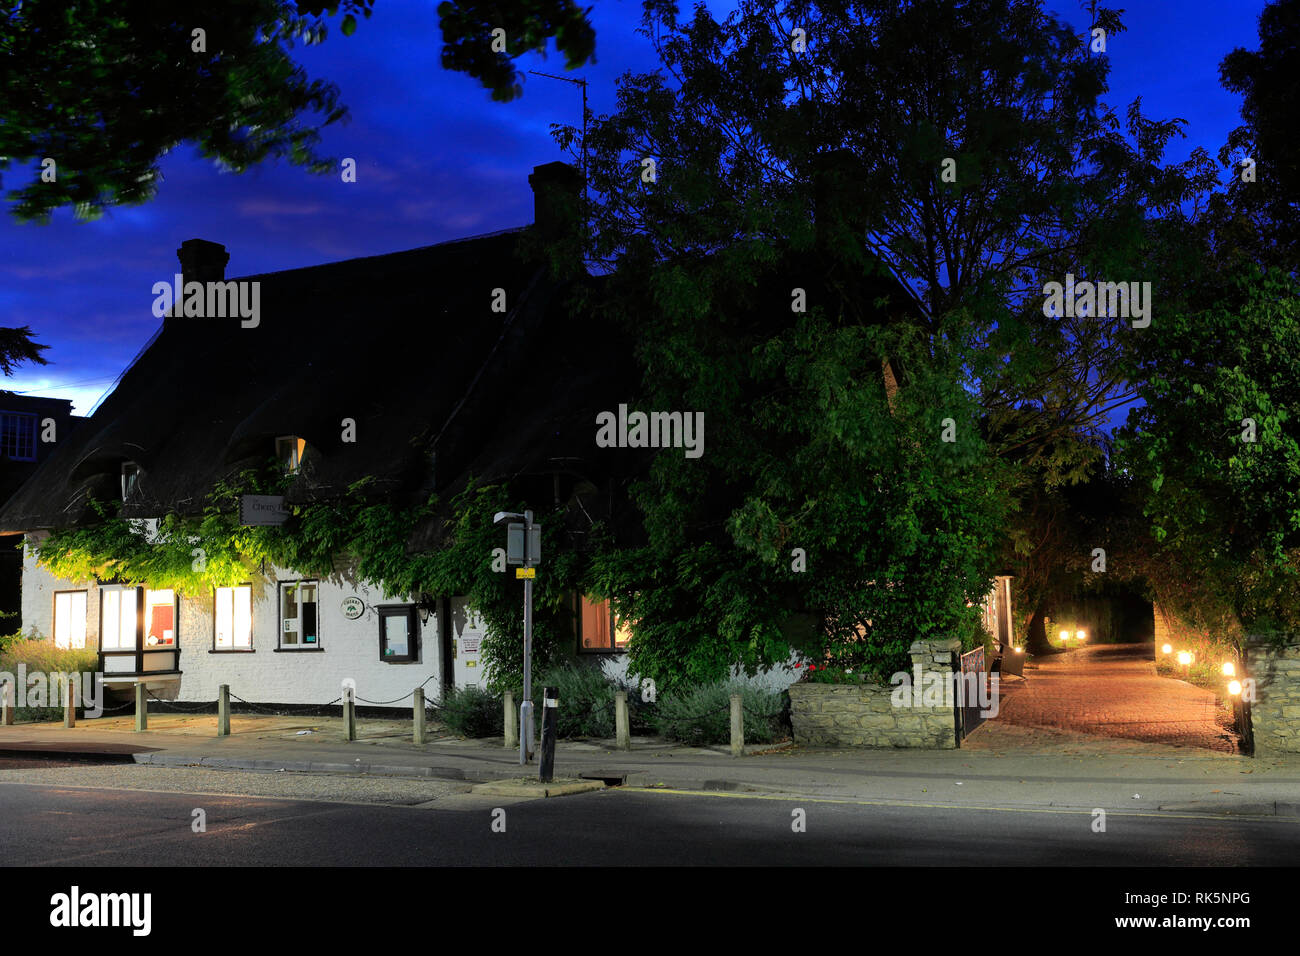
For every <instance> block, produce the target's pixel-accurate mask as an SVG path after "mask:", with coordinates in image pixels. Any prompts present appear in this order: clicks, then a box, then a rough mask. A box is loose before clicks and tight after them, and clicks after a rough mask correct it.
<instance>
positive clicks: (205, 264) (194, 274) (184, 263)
mask: <svg viewBox="0 0 1300 956" xmlns="http://www.w3.org/2000/svg"><path fill="white" fill-rule="evenodd" d="M176 258H177V259H179V260H180V262H181V276H182V277H183V279H184V281H186V282H221V281H222V280H224V279H225V278H226V263H228V262H229V261H230V253H228V252H227V251H226V247H225V246H223V245H222V244H221V243H219V242H211V241H209V240H207V239H186V240H185V241H184V242H182V243H181V247H180V248H179V249H177V250H176Z"/></svg>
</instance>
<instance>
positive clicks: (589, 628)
mask: <svg viewBox="0 0 1300 956" xmlns="http://www.w3.org/2000/svg"><path fill="white" fill-rule="evenodd" d="M577 623H578V647H579V648H580V649H581V650H584V651H595V652H599V651H604V652H606V653H608V652H610V651H622V650H626V649H627V642H628V640H629V639H630V638H631V637H632V629H631V627H630V626H629V624H628V623H627V622H626V621H617V620H615V618H614V608H613V605H611V604H610V602H609V601H608V600H604V601H601V600H598V599H596V598H591V597H587V596H586V595H583V596H582V597H581V598H580V600H579V607H578V614H577Z"/></svg>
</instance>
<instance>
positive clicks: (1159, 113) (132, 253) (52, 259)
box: [0, 0, 1265, 414]
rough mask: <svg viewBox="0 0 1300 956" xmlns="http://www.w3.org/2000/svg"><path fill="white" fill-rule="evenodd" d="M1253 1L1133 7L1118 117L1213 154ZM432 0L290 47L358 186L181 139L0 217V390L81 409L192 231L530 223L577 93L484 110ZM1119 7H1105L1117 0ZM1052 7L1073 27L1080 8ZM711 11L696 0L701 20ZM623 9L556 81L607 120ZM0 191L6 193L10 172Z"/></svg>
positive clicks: (268, 241) (348, 239)
mask: <svg viewBox="0 0 1300 956" xmlns="http://www.w3.org/2000/svg"><path fill="white" fill-rule="evenodd" d="M1264 2H1265V0H1233V2H1231V3H1227V4H1225V3H1214V4H1211V3H1209V2H1204V0H1133V2H1130V3H1128V4H1125V6H1126V10H1127V12H1126V14H1125V16H1124V21H1125V24H1126V25H1127V27H1128V31H1127V32H1125V33H1123V34H1121V35H1119V36H1116V37H1112V38H1111V39H1110V41H1109V43H1108V54H1109V56H1110V57H1111V62H1112V67H1113V69H1112V73H1111V93H1110V94H1109V96H1108V101H1109V102H1110V103H1111V104H1112V105H1113V106H1115V107H1117V108H1118V109H1121V110H1122V108H1123V107H1124V106H1126V105H1127V104H1128V103H1129V102H1130V101H1131V100H1132V99H1133V98H1134V97H1135V96H1141V97H1142V101H1143V109H1144V112H1146V113H1147V114H1148V115H1150V116H1153V117H1171V116H1178V117H1182V118H1184V119H1186V120H1187V121H1188V125H1187V128H1186V133H1187V138H1186V139H1184V140H1182V141H1180V142H1178V143H1176V144H1175V145H1174V146H1173V148H1172V149H1171V154H1170V157H1169V158H1170V159H1171V160H1177V159H1182V158H1184V157H1185V156H1186V155H1187V153H1188V152H1190V151H1191V149H1193V148H1194V147H1196V146H1203V147H1204V148H1206V149H1207V150H1209V151H1210V153H1211V154H1212V155H1213V154H1215V153H1217V151H1218V149H1219V147H1220V146H1221V145H1222V144H1223V142H1224V140H1225V138H1226V137H1227V134H1228V131H1229V130H1230V129H1232V128H1233V127H1234V126H1236V125H1238V124H1239V122H1240V118H1239V115H1238V108H1239V106H1240V102H1239V100H1238V98H1237V97H1236V96H1234V95H1232V94H1229V93H1227V92H1226V91H1224V90H1223V89H1222V88H1221V87H1220V86H1219V79H1218V64H1219V61H1220V60H1221V59H1222V58H1223V56H1224V55H1225V54H1226V53H1228V52H1229V51H1231V50H1232V49H1233V48H1235V47H1238V46H1244V47H1249V48H1254V47H1256V46H1257V45H1258V38H1257V33H1256V19H1257V17H1258V15H1259V12H1260V10H1262V9H1263V7H1264ZM436 5H437V4H436V2H434V0H425V2H418V0H378V2H377V3H376V6H375V12H374V15H373V16H372V17H371V18H370V19H369V20H363V21H361V23H360V24H359V25H358V28H357V31H356V33H355V34H354V35H353V36H351V37H343V36H342V35H341V34H340V33H339V32H338V30H337V29H335V30H333V31H332V32H331V35H330V37H329V39H328V40H327V41H326V42H325V43H324V44H323V45H322V46H320V47H315V48H305V47H297V48H296V49H295V51H294V55H295V59H297V61H298V62H300V63H302V64H303V65H304V66H305V68H306V69H307V72H308V74H309V75H310V76H312V77H313V78H321V79H328V80H332V81H333V82H334V83H336V84H337V85H338V87H339V89H340V90H341V92H342V99H343V102H344V103H346V104H347V105H348V107H349V108H350V110H351V114H352V116H351V121H350V122H348V123H346V124H335V125H334V126H332V127H329V128H327V129H326V130H325V131H324V133H323V136H322V142H321V146H320V151H321V152H322V153H323V154H325V155H333V156H339V157H344V156H351V157H355V158H356V160H357V167H358V181H357V182H356V183H355V184H344V183H342V182H341V181H340V179H339V177H338V175H337V174H336V175H332V176H320V177H318V176H313V175H310V174H308V173H306V172H305V171H303V170H301V169H299V168H297V167H294V166H291V165H289V164H287V163H277V164H266V165H263V166H261V167H258V168H255V169H254V170H252V171H251V172H249V173H246V174H244V175H242V176H237V175H234V174H230V173H223V172H221V171H220V170H218V169H217V168H216V167H215V166H213V165H212V164H211V163H209V162H206V161H204V160H202V159H200V158H198V157H197V155H196V151H195V149H194V148H193V147H192V146H190V145H182V146H180V147H179V148H177V149H176V150H174V151H173V152H172V153H171V154H170V155H168V156H166V157H165V158H164V159H163V161H162V164H161V167H162V173H163V183H162V185H161V187H160V190H159V193H158V196H157V198H156V199H155V200H154V201H152V202H150V203H147V204H145V205H143V206H138V207H127V208H119V209H117V210H114V211H112V212H110V213H108V214H107V215H105V217H104V218H103V219H101V220H99V221H97V222H93V223H80V222H77V221H75V220H74V219H73V217H72V214H71V212H69V211H60V212H59V213H57V214H56V215H55V216H54V218H53V220H52V221H51V223H50V224H49V225H47V226H39V225H20V224H18V223H16V222H14V221H13V220H12V219H11V218H9V217H8V216H7V214H6V216H5V218H4V221H3V222H2V223H0V263H2V264H0V277H2V279H0V309H3V317H0V325H3V326H22V325H29V326H31V328H32V329H33V331H34V332H35V335H36V338H37V340H38V341H39V342H42V343H44V344H46V345H49V346H50V348H49V350H48V351H47V352H46V353H45V354H46V358H48V359H49V361H50V364H49V365H48V366H44V367H40V366H37V367H26V366H25V367H22V368H20V369H19V370H18V371H17V373H16V374H15V375H14V376H13V377H12V378H10V379H8V380H7V381H5V382H3V383H0V386H2V387H4V388H7V389H9V390H12V391H18V392H28V393H32V394H40V395H49V396H53V397H60V398H70V399H72V400H73V401H74V402H75V409H74V410H75V411H76V412H77V413H79V414H85V413H87V412H88V411H89V410H90V408H91V406H92V405H93V404H94V403H95V402H96V400H97V399H98V398H99V397H100V396H101V395H103V394H104V392H105V391H106V390H107V389H108V388H109V387H110V385H111V383H112V381H113V379H114V378H115V377H116V376H117V375H118V374H119V373H121V371H122V370H123V369H124V368H125V367H126V366H127V364H128V363H129V362H130V361H131V359H132V357H133V356H134V355H135V354H136V353H137V352H138V351H139V350H140V348H141V347H142V346H143V345H144V344H145V342H146V341H147V340H148V338H149V336H150V335H152V334H153V332H154V331H155V330H156V329H157V327H158V325H159V320H158V319H156V318H154V316H153V315H152V313H151V311H150V308H151V305H152V303H153V295H152V293H151V291H150V288H151V286H152V284H153V283H154V282H156V281H159V280H167V279H170V277H171V275H172V273H173V272H175V271H177V268H178V267H177V261H176V249H177V247H178V246H179V245H180V243H181V242H182V241H183V240H185V239H189V238H194V237H199V238H204V239H211V240H214V241H217V242H221V243H223V244H224V245H225V246H226V248H227V250H228V251H229V252H230V257H231V258H230V265H229V268H228V275H231V276H240V275H250V274H255V273H261V272H270V271H274V270H278V269H289V268H295V267H299V266H307V265H315V264H319V263H322V262H331V261H336V260H339V259H348V258H352V257H355V256H366V255H376V254H379V253H385V252H393V251H397V250H401V249H409V248H413V247H416V246H423V245H429V244H431V243H435V242H441V241H444V240H448V239H456V238H461V237H464V236H470V235H476V234H480V233H485V232H491V231H493V230H496V229H502V228H507V227H511V226H519V225H524V224H526V223H528V222H530V221H531V220H532V193H531V191H530V190H529V187H528V174H529V173H530V172H531V171H532V168H533V167H534V166H536V165H539V164H541V163H546V162H551V161H553V160H557V159H564V158H565V157H564V155H563V154H562V153H561V151H560V150H559V148H558V147H557V146H556V145H555V143H554V141H553V140H552V138H551V136H550V133H549V125H550V124H551V123H555V122H559V123H574V124H576V123H578V122H579V121H580V119H581V107H580V104H581V94H580V92H579V90H578V88H577V87H576V86H574V85H573V84H569V83H561V82H558V81H556V80H550V79H543V78H540V77H532V76H530V77H528V78H527V84H526V87H525V94H524V96H523V97H522V98H521V99H519V100H517V101H515V102H513V103H494V102H492V101H491V100H490V99H489V97H488V94H487V91H486V90H484V89H482V88H481V87H480V86H478V84H477V83H476V82H474V81H472V80H470V79H468V78H466V77H464V76H462V75H460V74H457V73H449V72H446V71H444V70H443V69H442V68H441V67H440V66H439V47H440V36H439V32H438V21H437V14H436V12H435V8H436ZM1116 5H1118V4H1116ZM1049 6H1052V7H1054V8H1055V9H1057V11H1058V12H1059V13H1061V14H1062V15H1063V16H1064V17H1065V18H1066V19H1067V20H1068V21H1069V22H1070V23H1071V24H1073V25H1074V26H1075V27H1076V28H1078V29H1079V30H1080V32H1082V28H1083V25H1084V24H1083V17H1082V15H1081V14H1080V13H1079V11H1078V7H1077V6H1076V5H1075V4H1073V3H1072V2H1069V0H1066V2H1059V3H1056V4H1049ZM726 7H727V4H725V3H721V2H716V3H711V4H710V8H711V9H713V10H714V11H715V13H721V12H722V11H723V10H725V9H726ZM640 15H641V3H640V0H598V2H596V3H595V9H594V11H593V14H592V16H593V20H594V23H595V27H596V31H597V58H598V62H597V63H595V64H590V65H588V66H587V67H585V68H583V69H582V70H579V71H575V73H574V74H573V75H575V76H582V77H585V78H586V79H587V80H588V81H589V83H590V86H589V95H590V99H591V107H592V109H593V110H594V111H595V112H596V113H598V114H599V113H604V112H610V111H612V110H613V108H614V105H615V80H616V78H617V77H618V76H619V75H621V74H622V73H624V72H627V71H633V72H642V71H648V70H652V69H654V67H655V65H656V58H655V54H654V50H653V48H652V47H651V45H650V43H649V41H648V40H646V39H645V38H644V37H641V36H639V35H637V34H636V33H635V29H636V27H637V25H638V23H639V20H640ZM520 66H521V68H522V69H523V70H525V71H526V70H528V69H537V70H543V71H545V72H550V73H562V72H563V58H562V57H559V56H556V55H555V54H554V53H552V55H551V56H550V57H549V58H547V59H543V58H542V57H541V56H529V57H527V58H525V59H524V60H521V61H520ZM9 185H13V183H10V184H9Z"/></svg>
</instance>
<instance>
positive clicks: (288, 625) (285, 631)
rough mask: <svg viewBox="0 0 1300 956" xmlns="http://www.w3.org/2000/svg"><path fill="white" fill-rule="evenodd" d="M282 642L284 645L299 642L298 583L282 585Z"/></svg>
mask: <svg viewBox="0 0 1300 956" xmlns="http://www.w3.org/2000/svg"><path fill="white" fill-rule="evenodd" d="M280 643H281V644H282V645H295V644H297V643H298V586H297V585H296V584H284V585H281V586H280Z"/></svg>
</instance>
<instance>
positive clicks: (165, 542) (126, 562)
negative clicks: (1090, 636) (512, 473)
mask: <svg viewBox="0 0 1300 956" xmlns="http://www.w3.org/2000/svg"><path fill="white" fill-rule="evenodd" d="M287 480H288V479H287V478H286V477H285V476H282V475H278V474H277V473H276V472H275V470H274V469H266V470H263V471H255V470H250V471H245V472H242V473H240V474H239V475H238V476H237V477H236V478H235V479H233V480H232V481H228V482H226V481H223V482H218V483H217V485H216V486H215V487H214V489H213V491H212V493H211V494H210V495H209V496H208V500H207V503H206V504H205V506H204V509H203V511H202V513H201V514H199V515H179V514H175V513H171V514H167V515H164V516H163V517H161V518H159V519H157V523H156V526H154V524H153V522H146V521H142V520H140V519H131V518H123V517H121V516H120V515H119V514H118V513H117V509H116V508H114V507H113V506H112V505H105V504H104V503H102V502H95V503H94V505H93V507H94V508H95V510H96V512H97V513H98V515H99V518H100V520H99V521H97V522H95V523H93V524H90V525H84V526H77V527H68V528H60V529H56V530H54V531H52V532H51V533H50V535H49V536H48V537H47V538H46V539H45V540H43V541H41V542H40V543H38V544H36V545H35V546H34V551H35V557H36V560H37V562H38V563H39V564H40V565H41V566H43V567H44V568H46V569H47V570H49V571H50V573H52V574H54V575H56V576H57V577H60V578H65V579H68V580H73V581H86V580H101V581H121V582H124V583H142V584H147V585H148V586H150V587H153V588H173V589H175V590H176V591H178V592H179V593H181V594H183V595H187V596H189V597H205V596H208V595H210V594H211V592H212V589H213V588H217V587H229V586H232V585H237V584H241V583H244V582H247V581H250V580H257V579H259V578H265V577H266V570H265V569H267V568H272V567H279V568H292V569H293V570H294V571H295V572H298V573H300V574H303V575H306V576H311V577H320V578H322V579H326V580H333V581H336V582H340V583H342V582H349V583H359V582H367V583H369V584H373V585H376V586H378V587H379V588H382V589H383V591H384V593H386V594H388V595H393V596H401V595H405V596H409V597H410V598H411V599H413V600H417V601H422V600H425V599H427V598H432V597H440V596H451V595H457V596H459V595H465V596H468V599H469V605H470V608H472V609H473V610H475V611H477V612H478V613H479V614H481V615H482V616H483V618H484V621H485V623H486V624H487V627H488V633H487V635H486V636H485V639H484V644H483V654H482V659H483V662H484V664H485V665H486V666H487V667H488V668H489V670H490V674H491V679H492V683H493V685H495V686H497V687H517V686H519V685H521V684H522V671H523V614H522V605H523V586H522V582H520V581H516V580H515V578H514V574H513V571H512V570H511V569H506V570H505V571H501V570H495V569H494V565H495V566H496V567H500V562H499V561H494V549H496V548H500V547H503V546H504V544H505V532H504V529H502V528H498V527H496V526H494V525H493V524H492V516H493V515H494V514H495V513H496V512H497V511H511V510H513V511H521V510H523V508H524V505H522V504H521V503H520V502H517V501H512V500H511V499H510V496H509V491H508V489H507V488H505V487H503V486H501V485H488V486H476V485H475V484H473V483H471V485H470V487H469V488H468V489H466V490H465V491H464V492H462V493H460V494H459V495H457V496H456V497H455V498H453V499H452V501H451V503H450V509H449V512H450V515H449V517H447V518H446V519H445V520H446V524H445V526H444V528H443V532H444V534H443V541H442V543H441V545H440V547H438V548H437V549H430V550H416V549H413V548H412V547H411V546H410V542H411V540H412V537H413V535H414V534H415V532H416V530H417V528H419V527H420V526H421V525H422V524H425V523H427V522H429V521H432V520H436V518H437V516H438V513H439V509H438V499H437V498H436V497H430V498H429V499H428V500H427V501H425V502H423V503H420V504H417V505H413V506H408V507H402V506H398V505H396V504H394V503H393V502H391V501H389V500H384V499H381V498H378V497H377V496H375V495H374V494H373V488H372V485H373V479H370V478H364V479H362V480H360V481H358V482H356V483H354V484H353V485H351V486H350V487H349V488H348V492H347V494H346V495H343V496H341V497H338V498H335V499H332V500H329V501H325V502H318V503H313V504H308V505H299V506H292V507H291V508H290V517H289V519H288V521H286V522H285V523H284V524H283V525H278V526H253V527H244V526H241V525H240V523H239V498H240V496H241V495H244V494H278V493H282V492H283V491H284V489H285V487H286V484H287ZM539 520H540V521H541V523H542V529H543V549H544V551H543V553H544V554H545V555H546V560H545V562H544V564H543V566H542V567H541V568H540V569H539V572H538V575H537V578H536V580H535V583H534V592H533V593H534V614H533V619H534V627H533V644H534V662H535V665H536V666H537V667H538V668H541V667H545V666H546V665H548V664H550V663H554V662H556V661H558V660H559V659H560V658H562V657H563V656H564V650H565V648H568V647H571V646H572V645H573V630H572V628H573V619H572V610H571V607H572V605H571V600H572V594H573V592H574V591H575V590H582V589H583V584H584V583H585V582H583V580H582V578H583V577H584V573H585V572H586V569H587V567H588V563H589V562H588V558H587V556H586V555H585V554H582V553H579V552H578V551H576V550H574V549H573V548H572V547H571V546H570V545H569V543H568V541H567V536H566V535H565V534H564V532H563V530H562V522H561V521H560V520H559V517H558V515H557V516H556V518H555V520H551V521H547V520H545V516H543V517H542V518H539ZM594 537H595V538H596V539H597V540H598V541H603V540H604V538H603V536H602V535H601V534H600V532H599V529H597V531H596V533H595V535H594Z"/></svg>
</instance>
